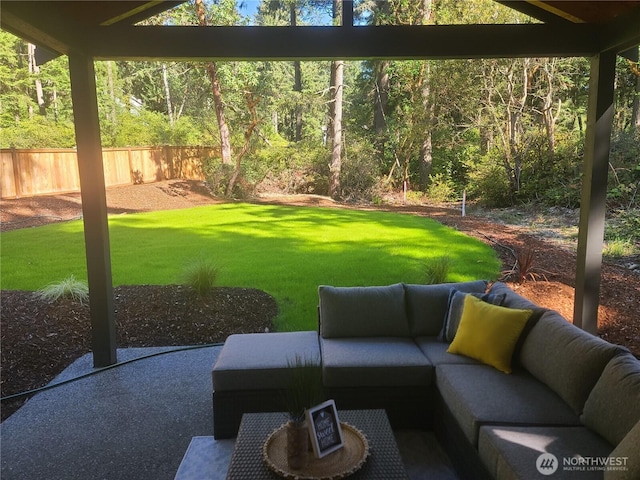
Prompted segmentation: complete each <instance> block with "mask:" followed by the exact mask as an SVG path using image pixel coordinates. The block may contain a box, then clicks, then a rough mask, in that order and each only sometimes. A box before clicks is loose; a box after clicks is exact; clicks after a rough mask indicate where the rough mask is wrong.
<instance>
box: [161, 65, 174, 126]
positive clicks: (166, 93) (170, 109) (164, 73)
mask: <svg viewBox="0 0 640 480" xmlns="http://www.w3.org/2000/svg"><path fill="white" fill-rule="evenodd" d="M162 83H163V84H164V96H165V98H166V99H167V115H169V125H171V126H172V127H173V106H172V105H171V90H170V89H169V76H168V75H167V64H166V63H164V62H163V63H162Z"/></svg>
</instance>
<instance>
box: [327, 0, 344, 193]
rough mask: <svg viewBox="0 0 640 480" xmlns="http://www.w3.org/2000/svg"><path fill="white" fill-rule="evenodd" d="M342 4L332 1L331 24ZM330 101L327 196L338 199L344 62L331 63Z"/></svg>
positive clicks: (338, 13)
mask: <svg viewBox="0 0 640 480" xmlns="http://www.w3.org/2000/svg"><path fill="white" fill-rule="evenodd" d="M342 7H343V4H342V2H341V1H340V0H333V22H334V24H336V25H339V24H340V23H341V18H342ZM330 88H331V101H330V103H329V105H330V109H329V112H330V114H329V122H330V138H331V161H330V163H329V195H330V196H331V197H332V198H338V197H340V172H341V170H342V135H343V132H342V99H343V93H344V60H333V61H332V62H331V85H330Z"/></svg>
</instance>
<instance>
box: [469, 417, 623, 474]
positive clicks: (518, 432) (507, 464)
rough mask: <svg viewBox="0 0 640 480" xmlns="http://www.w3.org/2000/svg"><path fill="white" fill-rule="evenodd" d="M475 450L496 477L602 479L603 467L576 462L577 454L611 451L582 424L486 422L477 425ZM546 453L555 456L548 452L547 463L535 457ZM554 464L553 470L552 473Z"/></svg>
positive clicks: (603, 454) (592, 455) (604, 454)
mask: <svg viewBox="0 0 640 480" xmlns="http://www.w3.org/2000/svg"><path fill="white" fill-rule="evenodd" d="M478 451H479V454H480V458H481V459H482V462H483V463H484V465H485V466H486V467H487V470H488V471H489V473H490V474H491V475H492V476H493V478H495V479H496V480H515V479H522V480H529V479H534V478H540V479H542V478H563V479H565V478H566V479H576V480H582V479H583V478H584V479H590V478H593V479H602V474H603V471H602V469H591V468H589V467H586V466H585V465H582V466H580V465H577V464H576V462H578V461H579V457H583V458H586V457H589V458H597V459H601V458H606V457H607V456H608V455H609V453H610V452H611V445H609V444H608V443H607V442H606V441H604V439H603V438H602V437H600V436H598V435H596V434H595V433H593V432H591V431H589V429H587V428H585V427H508V426H489V425H487V426H483V427H481V428H480V439H479V442H478ZM545 453H546V454H552V455H553V456H554V457H555V458H554V457H548V456H547V459H548V462H549V463H547V464H546V465H542V463H541V462H540V463H538V462H539V460H538V459H539V458H540V456H541V455H542V454H545ZM567 462H568V464H567ZM553 468H555V469H556V470H555V472H554V473H551V472H553ZM539 469H540V470H539ZM541 471H544V472H546V475H545V474H542V473H540V472H541Z"/></svg>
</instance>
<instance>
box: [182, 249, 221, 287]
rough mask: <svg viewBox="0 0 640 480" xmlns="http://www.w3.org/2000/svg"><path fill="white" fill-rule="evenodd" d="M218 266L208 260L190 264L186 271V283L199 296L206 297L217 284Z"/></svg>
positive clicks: (204, 259)
mask: <svg viewBox="0 0 640 480" xmlns="http://www.w3.org/2000/svg"><path fill="white" fill-rule="evenodd" d="M218 271H219V268H218V266H217V265H216V264H215V263H214V262H213V261H212V260H210V259H208V258H204V257H201V258H198V259H196V260H194V261H193V262H191V263H190V264H188V265H187V266H186V267H185V270H184V282H185V284H187V285H189V286H190V287H191V288H193V289H194V290H195V291H196V292H197V293H198V295H200V296H204V295H205V294H206V293H207V292H209V291H210V290H211V289H212V288H213V286H214V285H215V283H216V279H217V278H218Z"/></svg>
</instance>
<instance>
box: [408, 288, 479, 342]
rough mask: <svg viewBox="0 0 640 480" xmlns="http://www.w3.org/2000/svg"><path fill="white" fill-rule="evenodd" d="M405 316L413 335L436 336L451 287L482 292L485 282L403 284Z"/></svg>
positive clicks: (462, 290) (464, 290) (444, 315)
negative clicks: (405, 306) (407, 318)
mask: <svg viewBox="0 0 640 480" xmlns="http://www.w3.org/2000/svg"><path fill="white" fill-rule="evenodd" d="M404 288H405V290H406V294H407V316H408V317H409V328H410V330H411V335H413V336H414V337H430V336H437V335H438V334H439V333H440V330H441V329H442V325H443V323H444V320H445V317H446V315H447V306H448V302H449V293H450V292H451V289H452V288H455V289H456V290H459V291H461V292H466V293H484V292H485V290H486V289H487V282H486V281H484V280H476V281H473V282H459V283H440V284H436V285H415V284H405V286H404Z"/></svg>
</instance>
